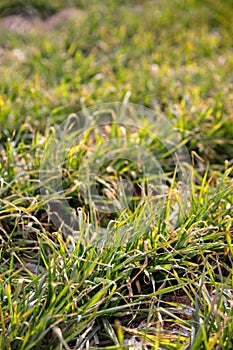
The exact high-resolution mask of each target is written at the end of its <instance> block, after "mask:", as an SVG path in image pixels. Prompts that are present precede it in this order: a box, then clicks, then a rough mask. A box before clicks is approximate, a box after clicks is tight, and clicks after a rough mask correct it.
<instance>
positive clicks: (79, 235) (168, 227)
mask: <svg viewBox="0 0 233 350" xmlns="http://www.w3.org/2000/svg"><path fill="white" fill-rule="evenodd" d="M67 4H68V5H69V6H76V8H78V9H79V10H80V11H82V16H81V17H80V19H79V21H78V22H75V21H73V20H72V22H71V23H69V21H64V22H61V23H60V24H59V25H58V26H57V27H55V28H54V29H53V30H52V31H46V30H44V31H28V32H27V31H26V32H20V31H19V30H18V31H16V32H15V31H9V30H6V29H4V30H0V76H1V84H0V123H1V128H0V231H1V242H0V319H1V325H0V344H1V345H0V348H1V349H4V350H5V349H20V350H21V349H22V350H26V349H46V350H47V349H84V348H85V349H88V348H93V349H94V348H95V349H96V348H98V349H124V348H125V349H129V348H131V349H132V348H133V347H134V348H140V346H144V347H145V349H146V348H153V349H192V350H194V349H206V350H207V349H208V350H209V349H231V346H232V332H233V321H232V320H233V314H232V313H233V311H232V310H233V306H232V297H233V286H232V259H233V256H232V255H233V249H232V233H233V231H232V216H233V215H232V214H233V213H232V205H233V183H232V175H233V169H232V166H233V163H232V152H233V141H232V140H233V131H232V130H233V129H232V122H233V119H232V96H233V95H232V71H233V59H232V34H233V31H232V25H231V23H232V20H231V17H232V11H230V9H231V4H230V1H227V2H222V1H220V0H208V1H206V2H205V4H203V3H202V2H200V1H197V0H196V1H193V0H189V1H174V2H170V1H152V2H149V1H145V2H140V1H129V2H127V3H126V4H125V3H123V2H121V1H112V2H111V5H109V3H108V2H107V1H106V2H105V1H103V2H101V3H99V2H98V1H90V2H88V4H85V3H84V2H83V1H81V2H76V1H73V0H72V1H70V2H69V3H67ZM63 7H64V4H63V2H61V1H54V2H48V3H46V4H45V3H44V1H33V2H30V4H29V2H25V3H24V4H23V3H22V2H18V1H3V2H2V3H1V5H0V12H1V14H2V15H7V14H8V15H10V14H13V13H19V12H20V13H23V14H24V15H25V14H26V15H31V14H32V13H33V14H36V15H40V16H41V18H42V19H44V18H46V17H48V16H50V15H51V14H53V13H56V12H57V11H58V10H59V9H62V8H63ZM32 10H34V11H32ZM0 21H1V19H0ZM128 100H130V101H131V102H134V103H138V104H141V105H144V106H147V107H151V108H154V109H155V110H156V111H158V112H161V111H162V112H163V113H164V115H165V116H166V117H167V118H168V119H169V120H170V121H171V122H172V123H173V124H174V126H175V127H176V128H177V130H178V132H179V133H180V135H181V136H182V139H183V143H184V144H185V145H186V147H187V148H188V150H189V152H190V159H191V163H192V165H193V168H192V167H191V166H190V171H191V177H190V183H189V187H190V193H189V195H188V203H187V212H186V214H185V215H181V216H180V217H179V220H177V221H176V223H175V224H174V223H173V222H172V220H171V217H170V214H171V212H172V205H173V204H174V201H176V202H178V203H179V201H180V202H181V204H182V200H183V199H181V198H177V195H176V194H177V191H176V190H177V187H176V186H178V185H177V184H176V182H175V177H174V178H173V177H172V174H170V173H169V171H171V169H170V168H169V165H168V164H166V161H167V159H168V158H166V157H165V158H164V159H163V158H162V157H161V158H160V162H161V164H163V166H164V167H165V168H166V167H167V168H166V174H167V179H166V180H167V182H166V184H167V185H168V188H169V189H170V192H169V191H168V193H167V197H166V200H165V203H164V210H162V211H161V212H159V213H158V212H157V211H156V210H155V207H154V206H153V201H150V200H151V199H150V197H149V195H148V193H147V187H146V183H145V179H144V178H143V173H142V172H140V169H137V167H135V164H133V162H131V163H130V162H128V163H127V162H125V161H124V159H120V158H119V159H117V161H116V160H114V159H113V160H112V161H108V162H107V164H104V165H103V166H102V168H100V170H99V173H98V174H97V175H98V176H97V178H96V179H95V180H96V183H97V184H98V191H100V193H101V194H103V193H104V194H105V195H106V198H107V199H112V198H114V196H115V197H116V198H117V186H116V183H118V184H119V183H120V182H121V181H122V179H130V180H131V181H132V182H133V183H134V186H135V191H134V193H133V195H132V198H131V202H130V205H129V206H126V208H125V209H124V210H122V211H119V210H118V211H116V212H115V213H114V215H109V214H106V213H102V212H101V211H100V210H98V208H97V209H96V207H95V206H94V205H93V203H91V202H90V201H89V197H88V194H89V192H90V188H91V186H92V185H93V184H92V183H91V182H90V183H89V186H87V187H86V188H85V187H81V185H80V182H79V181H78V180H79V179H78V176H80V174H79V166H80V164H84V165H85V161H86V158H85V157H86V154H87V153H88V152H89V153H88V154H89V157H90V158H89V162H90V166H91V164H92V163H93V164H95V162H98V161H99V162H101V161H102V159H103V157H104V152H103V149H102V148H101V147H102V145H103V143H104V141H105V139H106V137H108V138H112V139H114V135H118V137H119V136H121V137H122V135H123V136H124V133H125V131H124V130H123V129H122V128H120V126H116V125H115V126H114V125H113V126H112V127H111V128H109V127H108V128H106V130H105V131H104V132H102V131H103V130H97V131H96V132H93V133H91V132H90V133H86V135H85V138H84V141H83V143H82V144H81V145H79V146H80V147H77V148H73V149H72V148H71V149H70V148H69V149H66V150H65V153H66V155H67V156H66V159H65V161H64V164H63V173H62V181H63V184H64V189H65V191H64V193H63V194H62V196H63V197H64V196H65V198H66V199H67V200H68V201H69V204H70V205H71V206H72V207H73V209H74V210H75V211H76V214H77V216H78V223H79V230H78V232H73V231H72V230H70V231H69V233H68V234H66V235H65V234H64V231H63V230H62V227H60V228H59V227H55V225H54V223H53V221H52V220H51V215H52V213H51V211H50V208H49V207H48V206H46V205H45V203H44V198H42V196H41V193H42V192H41V188H42V187H43V186H44V184H42V183H41V179H42V178H43V176H42V169H41V164H42V160H43V157H44V155H45V152H46V149H49V148H48V146H49V140H50V139H49V136H50V137H51V135H53V134H55V132H56V131H55V128H56V126H57V125H59V124H60V123H62V122H63V121H64V119H66V118H67V117H68V115H69V114H70V113H74V112H78V111H79V110H81V109H83V108H86V107H87V106H88V107H89V106H94V105H97V104H99V103H103V102H112V101H120V102H122V101H128ZM58 129H59V128H58ZM145 130H148V125H146V123H145ZM145 130H136V131H135V133H131V136H130V138H129V139H128V140H127V142H128V145H129V144H130V142H136V141H135V140H137V142H138V143H139V144H140V145H142V146H144V147H146V148H147V149H149V150H150V152H152V153H153V154H156V156H158V157H159V156H161V149H160V148H161V145H160V143H159V142H155V141H154V140H152V139H151V137H149V136H148V134H147V133H146V131H145ZM93 145H94V147H93ZM93 149H94V150H95V152H93ZM104 150H105V149H104ZM91 152H93V153H91ZM90 154H91V155H90ZM173 170H174V169H173ZM173 180H174V181H173ZM143 186H144V187H143ZM57 197H58V199H61V196H60V194H59V193H58V194H57ZM126 197H127V196H126ZM126 199H127V198H126Z"/></svg>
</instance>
